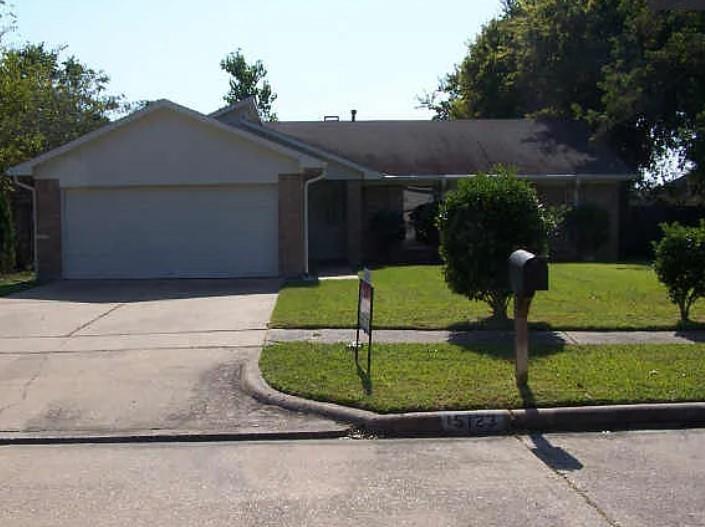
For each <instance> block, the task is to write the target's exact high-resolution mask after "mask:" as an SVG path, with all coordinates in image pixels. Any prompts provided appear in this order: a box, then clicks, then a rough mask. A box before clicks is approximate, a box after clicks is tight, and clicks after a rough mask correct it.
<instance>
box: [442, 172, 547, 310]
mask: <svg viewBox="0 0 705 527" xmlns="http://www.w3.org/2000/svg"><path fill="white" fill-rule="evenodd" d="M495 172H496V173H497V174H498V175H496V176H488V175H479V176H476V177H473V178H468V179H463V180H461V181H459V182H458V187H457V189H456V190H454V191H452V192H449V193H448V194H447V195H446V199H445V201H444V202H443V204H442V206H441V212H440V214H439V216H438V227H439V231H440V239H441V246H440V253H441V257H442V258H443V262H444V264H445V265H444V272H445V279H446V282H447V283H448V285H449V286H450V288H451V290H453V291H454V292H455V293H459V294H462V295H464V296H467V297H468V298H469V299H470V300H480V301H483V302H486V303H487V304H489V306H490V307H491V308H492V316H493V318H495V319H497V320H506V319H507V304H508V302H509V298H510V296H511V290H510V287H509V279H508V268H507V260H508V258H509V255H510V254H511V253H512V252H513V251H515V250H516V249H526V250H528V251H531V252H534V253H537V254H542V255H544V254H546V251H547V248H548V247H547V245H548V233H549V231H550V230H551V228H552V225H551V221H550V219H549V218H548V215H547V213H546V211H545V210H544V208H543V207H542V205H541V203H540V202H539V199H538V197H537V195H536V191H535V190H534V188H533V187H531V186H530V185H529V184H528V183H527V182H525V181H521V180H519V179H517V178H516V177H514V176H513V173H512V172H511V171H509V170H508V169H506V168H502V167H499V168H497V169H496V170H495Z"/></svg>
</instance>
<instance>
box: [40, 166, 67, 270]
mask: <svg viewBox="0 0 705 527" xmlns="http://www.w3.org/2000/svg"><path fill="white" fill-rule="evenodd" d="M35 192H36V194H37V202H36V207H37V267H38V269H37V270H36V271H37V278H38V279H39V280H40V281H47V280H54V279H57V278H61V276H62V271H63V270H62V248H61V188H60V187H59V181H58V180H56V179H37V180H35Z"/></svg>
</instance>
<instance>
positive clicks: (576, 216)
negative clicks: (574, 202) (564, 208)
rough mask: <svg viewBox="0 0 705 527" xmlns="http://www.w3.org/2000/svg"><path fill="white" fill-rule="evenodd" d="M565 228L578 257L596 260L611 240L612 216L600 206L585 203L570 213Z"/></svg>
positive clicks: (566, 217)
mask: <svg viewBox="0 0 705 527" xmlns="http://www.w3.org/2000/svg"><path fill="white" fill-rule="evenodd" d="M565 228H566V231H567V234H568V239H569V240H570V241H571V243H572V244H573V246H574V247H575V250H576V251H577V253H578V257H579V258H581V259H583V260H594V258H595V254H596V253H597V251H598V250H599V249H600V248H601V247H602V246H603V245H604V244H605V243H607V240H609V238H610V216H609V213H608V212H607V211H606V210H605V209H603V208H602V207H600V206H599V205H595V204H593V203H585V204H584V205H579V206H577V207H575V208H572V209H570V211H568V213H567V214H566V216H565Z"/></svg>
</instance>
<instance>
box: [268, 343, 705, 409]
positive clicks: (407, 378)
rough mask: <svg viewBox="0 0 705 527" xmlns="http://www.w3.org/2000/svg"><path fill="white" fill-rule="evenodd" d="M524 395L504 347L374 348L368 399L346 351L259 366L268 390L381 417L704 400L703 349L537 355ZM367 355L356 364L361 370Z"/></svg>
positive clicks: (320, 347) (289, 346)
mask: <svg viewBox="0 0 705 527" xmlns="http://www.w3.org/2000/svg"><path fill="white" fill-rule="evenodd" d="M530 353H531V360H530V366H529V390H527V391H525V392H524V395H523V396H522V394H521V393H520V392H519V390H518V389H517V387H516V385H515V383H514V365H513V362H512V357H513V355H512V349H511V347H510V346H503V347H502V346H471V347H463V346H458V345H453V344H436V345H428V344H424V345H420V344H398V345H393V344H387V345H383V344H380V345H376V346H375V347H374V349H373V362H372V381H371V393H369V394H368V393H366V388H365V386H366V380H365V377H364V374H361V373H360V372H359V371H358V370H357V368H356V366H355V363H354V360H353V356H352V353H351V352H350V351H348V350H347V349H346V348H345V345H344V344H327V345H326V344H314V343H306V342H295V343H281V344H275V345H272V346H269V347H267V348H265V349H264V351H263V354H262V357H261V360H260V367H261V369H262V373H263V375H264V377H265V379H266V380H267V382H269V384H270V385H272V386H273V387H274V388H276V389H278V390H280V391H282V392H286V393H289V394H294V395H300V396H302V397H306V398H309V399H315V400H319V401H332V402H335V403H339V404H343V405H347V406H354V407H358V408H364V409H368V410H372V411H376V412H381V413H389V412H405V411H430V410H470V409H482V408H520V407H527V406H528V407H531V406H539V407H548V406H575V405H600V404H622V403H624V404H628V403H644V402H672V401H702V400H705V383H703V382H702V380H703V379H705V345H703V344H679V345H610V346H565V347H543V348H537V347H534V348H533V349H532V350H531V352H530ZM365 357H366V356H365V352H364V351H363V352H361V355H360V359H361V360H360V363H361V365H362V366H363V367H365V365H366V362H365Z"/></svg>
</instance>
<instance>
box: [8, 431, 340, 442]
mask: <svg viewBox="0 0 705 527" xmlns="http://www.w3.org/2000/svg"><path fill="white" fill-rule="evenodd" d="M349 435H350V433H349V430H347V429H338V430H315V431H298V432H242V433H238V432H154V433H152V432H150V431H147V432H134V433H127V434H126V433H115V434H110V433H74V432H67V433H56V432H37V433H32V432H4V433H0V446H2V445H58V444H122V443H212V442H219V441H223V442H233V441H286V440H302V439H339V438H343V437H349Z"/></svg>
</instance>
